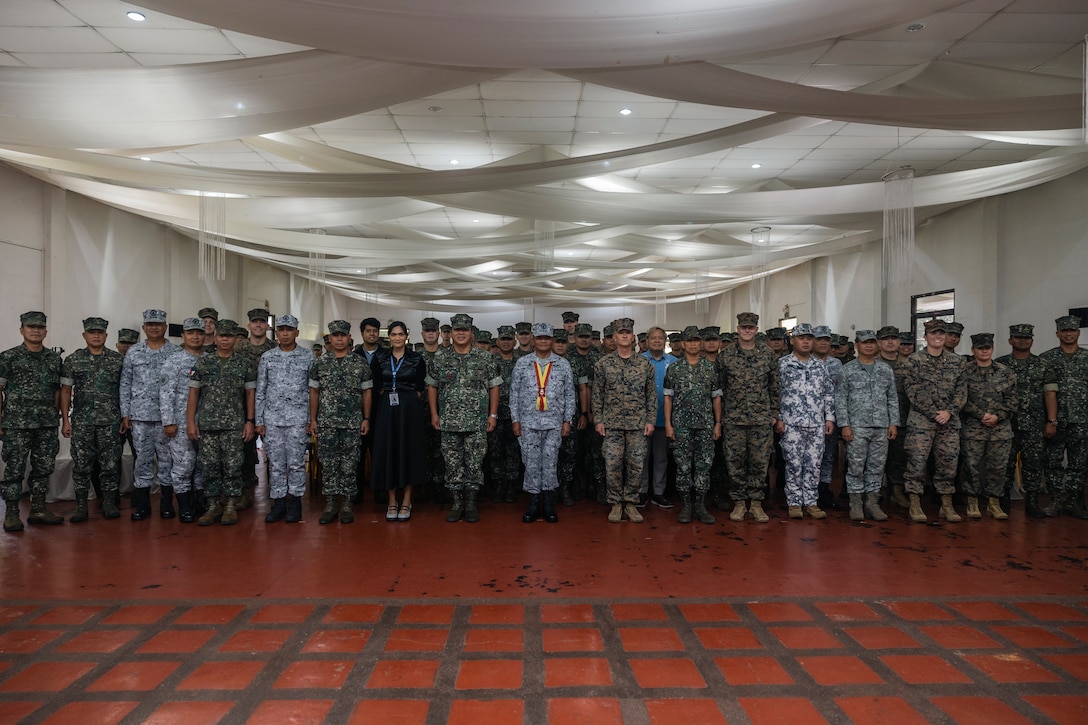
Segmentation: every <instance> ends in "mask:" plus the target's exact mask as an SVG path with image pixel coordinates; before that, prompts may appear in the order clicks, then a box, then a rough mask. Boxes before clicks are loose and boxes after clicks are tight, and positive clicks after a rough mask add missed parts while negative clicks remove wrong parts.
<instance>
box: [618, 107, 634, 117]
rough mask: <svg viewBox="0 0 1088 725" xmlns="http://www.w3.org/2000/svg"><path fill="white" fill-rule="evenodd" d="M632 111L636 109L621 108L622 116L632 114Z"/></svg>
mask: <svg viewBox="0 0 1088 725" xmlns="http://www.w3.org/2000/svg"><path fill="white" fill-rule="evenodd" d="M632 113H634V111H632V110H631V109H630V108H621V109H620V115H621V116H630V115H631V114H632Z"/></svg>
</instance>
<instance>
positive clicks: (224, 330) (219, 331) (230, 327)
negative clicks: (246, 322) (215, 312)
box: [215, 319, 238, 335]
mask: <svg viewBox="0 0 1088 725" xmlns="http://www.w3.org/2000/svg"><path fill="white" fill-rule="evenodd" d="M215 334H216V335H237V334H238V323H237V322H235V321H234V320H228V319H222V320H216V321H215Z"/></svg>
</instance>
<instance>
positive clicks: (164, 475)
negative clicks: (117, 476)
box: [132, 420, 242, 488]
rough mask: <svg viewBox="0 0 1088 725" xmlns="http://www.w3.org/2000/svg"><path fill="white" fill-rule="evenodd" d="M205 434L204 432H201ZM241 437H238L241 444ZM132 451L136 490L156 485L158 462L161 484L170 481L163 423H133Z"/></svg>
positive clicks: (168, 449) (154, 421)
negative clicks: (134, 453)
mask: <svg viewBox="0 0 1088 725" xmlns="http://www.w3.org/2000/svg"><path fill="white" fill-rule="evenodd" d="M201 433H203V431H201ZM241 440H242V437H241V435H239V436H238V441H239V443H240V442H241ZM132 449H133V450H134V451H135V452H136V461H135V463H134V464H133V466H134V470H133V472H132V473H133V479H134V480H133V482H132V485H133V486H135V487H136V488H151V484H153V483H155V471H156V469H155V464H156V461H157V462H158V474H159V479H160V480H159V483H167V482H169V481H170V480H171V479H170V439H169V438H167V437H166V434H165V433H163V430H162V421H158V420H134V421H132Z"/></svg>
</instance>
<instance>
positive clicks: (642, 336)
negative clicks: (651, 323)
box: [638, 332, 649, 342]
mask: <svg viewBox="0 0 1088 725" xmlns="http://www.w3.org/2000/svg"><path fill="white" fill-rule="evenodd" d="M647 337H649V335H647V334H646V333H645V332H640V333H638V341H639V342H646V338H647Z"/></svg>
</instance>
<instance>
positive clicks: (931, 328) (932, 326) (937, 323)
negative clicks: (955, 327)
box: [926, 319, 948, 335]
mask: <svg viewBox="0 0 1088 725" xmlns="http://www.w3.org/2000/svg"><path fill="white" fill-rule="evenodd" d="M947 330H948V328H947V327H945V321H944V320H938V319H932V320H926V334H927V335H928V334H929V333H931V332H946V331H947Z"/></svg>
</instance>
